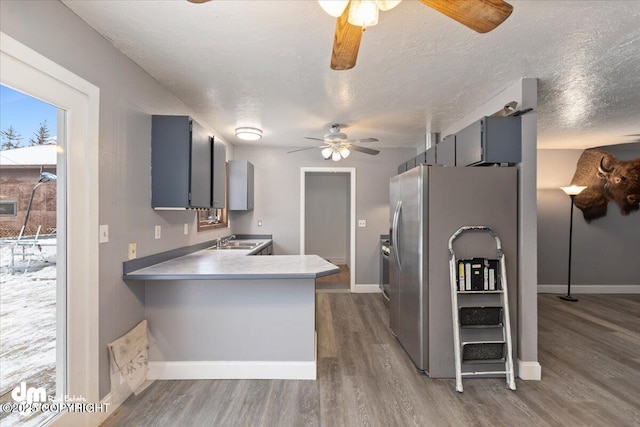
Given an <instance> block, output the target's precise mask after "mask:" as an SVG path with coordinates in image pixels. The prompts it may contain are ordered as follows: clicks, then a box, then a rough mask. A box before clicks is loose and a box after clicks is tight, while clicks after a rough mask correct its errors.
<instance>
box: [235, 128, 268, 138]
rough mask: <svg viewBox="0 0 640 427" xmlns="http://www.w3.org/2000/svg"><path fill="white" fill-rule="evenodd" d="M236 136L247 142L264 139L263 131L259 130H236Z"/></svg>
mask: <svg viewBox="0 0 640 427" xmlns="http://www.w3.org/2000/svg"><path fill="white" fill-rule="evenodd" d="M236 136H237V137H238V138H240V139H242V140H245V141H257V140H259V139H260V138H262V131H261V130H260V129H258V128H249V127H241V128H236Z"/></svg>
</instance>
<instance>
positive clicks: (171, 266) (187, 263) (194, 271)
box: [124, 239, 340, 280]
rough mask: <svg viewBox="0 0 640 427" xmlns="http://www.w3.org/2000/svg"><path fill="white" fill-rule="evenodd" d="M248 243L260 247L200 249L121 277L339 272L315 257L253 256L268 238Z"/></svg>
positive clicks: (300, 275)
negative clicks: (254, 243)
mask: <svg viewBox="0 0 640 427" xmlns="http://www.w3.org/2000/svg"><path fill="white" fill-rule="evenodd" d="M237 241H238V242H241V241H242V240H237ZM250 241H252V242H260V243H261V244H260V246H257V247H256V248H254V249H251V250H242V249H204V250H201V251H198V252H194V253H191V254H188V255H185V256H181V257H178V258H174V259H170V260H168V261H164V262H161V263H158V264H155V265H152V266H149V267H146V268H141V269H139V270H135V271H132V272H130V273H128V274H125V275H124V279H127V280H210V279H295V278H299V279H300V278H316V277H321V276H326V275H329V274H334V273H338V272H339V271H340V269H339V267H337V266H335V265H334V264H331V263H330V262H328V261H326V260H324V259H323V258H321V257H319V256H318V255H269V256H250V255H249V254H250V253H257V252H259V251H260V250H262V249H263V248H265V247H267V246H268V245H270V244H272V241H271V240H268V239H251V240H250ZM248 255H249V256H248Z"/></svg>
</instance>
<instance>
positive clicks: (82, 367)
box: [0, 32, 101, 427]
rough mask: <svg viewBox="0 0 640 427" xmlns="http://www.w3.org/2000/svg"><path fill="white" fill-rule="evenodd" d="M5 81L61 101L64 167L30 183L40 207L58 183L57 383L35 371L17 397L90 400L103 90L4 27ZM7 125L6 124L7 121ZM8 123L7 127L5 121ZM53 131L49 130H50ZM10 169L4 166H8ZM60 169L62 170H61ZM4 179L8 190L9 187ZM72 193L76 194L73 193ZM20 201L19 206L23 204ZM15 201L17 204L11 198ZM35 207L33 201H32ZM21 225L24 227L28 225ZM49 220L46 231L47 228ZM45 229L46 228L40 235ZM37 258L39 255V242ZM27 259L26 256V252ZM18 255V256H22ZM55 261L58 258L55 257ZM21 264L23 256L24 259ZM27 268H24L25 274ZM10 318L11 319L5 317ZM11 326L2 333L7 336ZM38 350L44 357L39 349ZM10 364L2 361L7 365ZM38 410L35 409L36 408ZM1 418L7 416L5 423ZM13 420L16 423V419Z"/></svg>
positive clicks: (59, 156)
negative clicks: (45, 382)
mask: <svg viewBox="0 0 640 427" xmlns="http://www.w3.org/2000/svg"><path fill="white" fill-rule="evenodd" d="M0 62H2V67H1V68H0V82H1V83H2V84H3V85H5V86H7V87H10V88H12V89H13V90H15V91H19V92H21V93H23V94H28V95H29V96H31V97H33V98H37V99H39V100H42V101H43V102H45V103H47V104H50V105H55V106H56V107H54V108H55V111H56V122H57V126H56V128H57V129H56V130H55V131H53V130H52V131H51V134H52V135H53V134H54V132H55V133H56V134H57V135H55V136H56V137H57V138H56V144H55V152H56V165H55V166H56V171H55V173H53V172H52V171H49V170H47V169H46V168H44V167H43V169H42V171H41V172H40V171H39V172H40V173H39V178H38V183H37V184H40V185H39V186H38V187H35V185H34V186H33V187H32V188H31V189H29V195H31V194H33V195H34V201H33V206H32V209H36V207H37V203H36V201H35V200H36V198H37V197H39V196H40V192H42V191H44V190H45V188H47V187H49V188H51V186H55V188H56V193H57V194H56V196H55V212H56V220H55V233H53V232H49V231H50V230H46V227H45V234H55V240H56V243H55V246H56V256H55V270H56V272H55V276H56V290H55V334H56V339H55V345H54V348H55V365H56V366H55V389H54V390H52V389H48V388H46V387H42V386H40V385H38V384H31V383H27V381H30V380H29V379H28V378H27V379H25V380H24V381H21V382H20V384H16V385H15V386H14V388H13V389H10V392H9V399H10V400H12V401H15V402H22V401H24V400H25V399H26V400H27V401H28V400H29V399H32V402H34V403H36V402H45V401H49V400H53V401H56V400H57V401H63V399H64V396H67V395H68V396H78V397H82V398H84V399H86V400H85V402H88V403H98V402H99V396H98V357H99V346H98V339H99V333H98V332H99V331H98V312H99V310H98V283H99V274H98V271H99V268H98V236H97V233H96V230H98V188H99V187H98V117H99V105H100V99H99V97H100V91H99V89H98V88H97V87H96V86H94V85H93V84H91V83H89V82H87V81H86V80H83V79H82V78H80V77H78V76H77V75H75V74H73V73H71V72H70V71H68V70H66V69H64V68H63V67H61V66H60V65H58V64H56V63H54V62H52V61H50V60H49V59H47V58H46V57H44V56H42V55H40V54H39V53H38V52H36V51H34V50H32V49H30V48H28V47H27V46H25V45H23V44H21V43H20V42H18V41H17V40H15V39H13V38H11V37H9V36H8V35H6V34H4V33H2V32H0ZM3 127H4V124H3ZM2 130H3V131H4V130H6V129H2ZM45 133H46V132H45ZM3 175H4V168H3ZM54 177H55V178H54ZM4 190H5V187H4V186H3V188H2V191H3V192H4ZM67 196H68V197H67ZM18 202H19V200H18V201H16V205H15V206H16V210H17V211H18V210H20V209H21V207H19V206H18ZM10 206H13V205H10ZM27 210H28V206H27ZM30 215H31V218H26V212H25V217H24V222H26V227H24V228H25V229H26V233H23V235H24V236H25V237H28V238H30V239H34V240H35V236H36V235H38V231H37V226H36V227H35V230H36V234H35V235H32V234H29V233H30V230H29V229H30V228H32V227H31V226H32V225H33V223H32V221H35V217H34V215H36V213H35V211H32V212H31V213H30ZM24 222H23V225H22V226H21V228H22V227H23V226H24ZM42 233H43V231H42V227H41V232H40V234H42ZM40 238H41V236H40V235H38V239H39V240H40ZM43 243H44V241H42V242H41V241H38V242H36V244H35V245H34V246H35V251H36V258H35V259H32V260H31V264H30V266H29V268H30V267H31V265H33V263H35V262H38V261H39V260H38V259H37V255H38V252H39V249H38V244H40V246H44V244H43ZM25 261H26V260H25ZM16 262H17V260H16ZM50 262H51V261H50ZM16 265H17V264H16ZM20 274H24V271H22V272H18V275H20ZM31 316H32V315H31V313H27V315H26V317H27V318H28V319H29V320H31V326H32V328H34V329H37V328H39V326H40V324H39V323H38V319H33V318H32V317H31ZM3 326H4V325H3ZM5 337H6V336H5V334H4V332H3V335H2V337H1V339H2V340H4V339H5ZM31 357H38V355H37V354H35V355H31ZM4 368H5V366H2V370H3V373H4ZM40 409H42V411H37V412H35V414H41V415H43V416H46V417H47V420H46V421H45V422H46V423H47V425H48V426H52V427H54V426H61V425H97V424H98V422H97V421H96V420H97V418H99V417H100V415H101V414H100V413H91V412H89V411H87V412H69V411H61V412H58V411H55V410H49V411H47V410H46V409H47V407H40ZM31 415H33V414H31ZM4 421H5V420H4V419H3V420H1V421H0V424H4V423H5V422H4ZM42 422H43V421H42V420H41V419H40V418H39V419H38V420H35V419H29V421H28V424H25V423H22V422H20V424H18V425H41V423H42ZM10 424H14V423H13V422H11V423H10Z"/></svg>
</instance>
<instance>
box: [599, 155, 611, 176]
mask: <svg viewBox="0 0 640 427" xmlns="http://www.w3.org/2000/svg"><path fill="white" fill-rule="evenodd" d="M604 157H605V156H602V158H601V159H600V164H599V165H598V171H599V172H600V173H601V174H602V175H609V174H610V173H611V172H613V168H609V169H607V168H606V167H605V166H604Z"/></svg>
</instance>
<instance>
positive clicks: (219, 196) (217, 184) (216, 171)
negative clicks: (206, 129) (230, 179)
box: [211, 138, 227, 209]
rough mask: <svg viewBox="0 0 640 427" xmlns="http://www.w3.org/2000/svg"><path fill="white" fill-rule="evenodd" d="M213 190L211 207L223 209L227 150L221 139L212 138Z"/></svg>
mask: <svg viewBox="0 0 640 427" xmlns="http://www.w3.org/2000/svg"><path fill="white" fill-rule="evenodd" d="M212 164H213V182H212V184H211V185H212V187H213V191H212V193H211V207H212V208H215V209H224V194H225V189H226V181H227V171H226V164H227V150H226V147H225V145H224V143H223V142H222V141H219V140H218V139H217V138H214V140H213V160H212Z"/></svg>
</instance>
